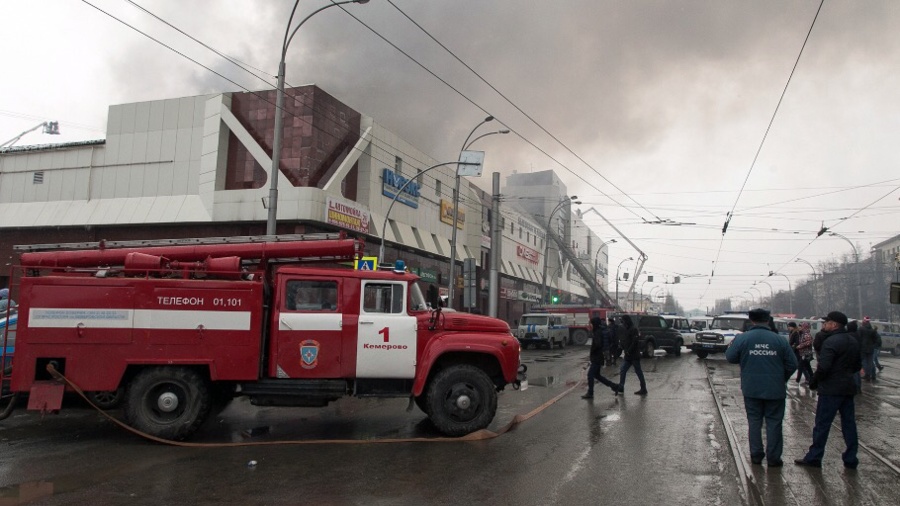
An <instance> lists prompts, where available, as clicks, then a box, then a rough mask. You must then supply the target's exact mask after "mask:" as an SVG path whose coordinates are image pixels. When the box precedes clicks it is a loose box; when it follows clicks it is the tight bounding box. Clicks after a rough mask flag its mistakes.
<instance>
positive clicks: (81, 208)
mask: <svg viewBox="0 0 900 506" xmlns="http://www.w3.org/2000/svg"><path fill="white" fill-rule="evenodd" d="M99 203H100V201H99V200H88V201H86V202H84V203H83V204H82V205H78V206H76V207H75V212H73V213H71V215H72V217H71V218H70V220H71V223H77V224H85V223H90V219H91V216H92V215H93V214H94V212H95V211H96V210H97V205H98V204H99ZM79 204H80V203H79Z"/></svg>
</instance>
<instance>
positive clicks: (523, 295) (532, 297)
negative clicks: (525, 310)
mask: <svg viewBox="0 0 900 506" xmlns="http://www.w3.org/2000/svg"><path fill="white" fill-rule="evenodd" d="M519 300H524V301H526V302H540V301H541V296H540V295H538V294H536V293H530V292H526V291H524V290H523V291H521V292H519Z"/></svg>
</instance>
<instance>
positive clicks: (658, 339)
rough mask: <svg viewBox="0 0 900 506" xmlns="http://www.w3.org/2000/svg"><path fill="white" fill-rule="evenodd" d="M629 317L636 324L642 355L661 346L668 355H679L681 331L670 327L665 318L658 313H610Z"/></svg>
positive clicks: (651, 353)
mask: <svg viewBox="0 0 900 506" xmlns="http://www.w3.org/2000/svg"><path fill="white" fill-rule="evenodd" d="M626 314H627V315H628V316H630V317H631V321H633V322H634V324H635V326H637V329H638V332H640V336H641V338H640V346H641V351H642V353H643V355H644V357H647V358H650V357H652V356H653V350H655V349H656V348H661V349H664V350H666V353H667V354H669V355H675V356H676V357H680V356H681V346H682V345H683V344H684V339H683V338H682V336H681V332H678V331H677V330H675V329H673V328H670V327H669V325H668V323H666V320H665V319H664V318H663V317H662V316H659V315H651V314H638V313H616V314H614V315H612V317H614V318H618V317H620V316H622V315H626Z"/></svg>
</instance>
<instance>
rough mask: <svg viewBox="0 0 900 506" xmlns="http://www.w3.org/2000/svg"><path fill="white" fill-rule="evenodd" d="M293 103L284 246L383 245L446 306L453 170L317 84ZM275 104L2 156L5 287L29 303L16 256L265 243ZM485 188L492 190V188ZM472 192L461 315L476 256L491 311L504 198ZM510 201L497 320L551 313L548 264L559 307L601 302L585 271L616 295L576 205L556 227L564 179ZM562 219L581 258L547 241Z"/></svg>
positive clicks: (481, 305) (165, 118)
mask: <svg viewBox="0 0 900 506" xmlns="http://www.w3.org/2000/svg"><path fill="white" fill-rule="evenodd" d="M287 94H288V97H287V99H286V104H285V110H286V112H285V114H286V116H285V128H284V138H283V139H284V140H283V144H282V151H281V170H280V173H279V174H278V178H279V180H278V189H279V193H278V201H277V233H278V234H296V233H315V232H333V231H338V230H345V231H347V232H348V233H349V234H351V235H354V236H358V237H361V238H364V239H365V240H366V243H367V244H366V254H367V255H371V256H376V255H377V254H378V250H379V245H380V244H381V241H382V240H384V244H385V246H386V250H385V256H384V258H382V259H381V262H382V264H384V263H385V262H388V263H393V261H394V260H395V259H398V258H399V259H403V260H405V261H406V263H407V265H408V266H409V267H410V269H411V270H412V271H414V272H416V273H418V274H419V276H421V278H422V282H423V284H425V285H426V286H425V287H424V288H427V285H434V286H435V287H438V288H440V289H441V291H442V292H443V293H446V291H447V290H446V287H447V286H448V283H449V274H450V272H449V265H450V264H449V258H450V241H451V231H452V223H453V200H452V192H453V186H454V170H455V167H454V166H445V167H439V168H436V169H434V170H429V171H428V172H427V173H424V174H423V173H422V172H423V170H425V169H426V168H428V167H431V166H432V165H434V164H436V163H438V161H436V160H434V159H432V158H430V157H429V156H428V155H427V154H425V153H423V152H421V151H419V150H418V149H416V148H415V147H414V146H412V145H410V144H409V143H407V142H405V141H404V140H403V139H401V138H400V137H399V136H397V135H396V134H395V133H393V132H391V131H388V130H387V129H385V128H384V127H383V126H381V125H379V124H378V123H376V122H375V121H374V120H373V118H370V117H368V116H365V115H363V114H361V113H359V112H357V111H355V110H353V109H352V108H351V107H349V106H347V105H346V104H343V103H341V102H340V101H339V100H337V99H336V98H334V97H332V96H331V95H329V94H328V93H326V92H325V91H323V90H321V89H319V88H318V87H316V86H303V87H298V88H291V89H289V90H287ZM274 103H275V92H274V91H272V90H269V91H263V92H256V93H220V94H214V95H203V96H195V97H183V98H173V99H167V100H158V101H152V102H141V103H131V104H122V105H114V106H111V107H110V108H109V115H108V122H107V136H106V139H105V140H97V141H86V142H76V143H65V144H54V145H40V146H21V147H13V148H5V149H3V150H0V261H2V262H3V264H4V267H3V272H0V286H10V285H11V288H12V290H13V293H14V294H15V290H16V287H15V274H14V269H12V268H11V266H14V265H15V264H16V261H17V253H16V252H15V251H14V249H13V246H14V245H23V244H48V243H81V242H94V241H99V240H101V239H106V240H137V239H160V238H185V237H218V236H254V235H264V234H265V231H266V219H267V214H268V209H267V207H268V200H269V185H268V172H269V171H268V169H269V168H270V167H271V158H270V155H271V152H272V148H271V146H272V139H273V137H274V111H275V107H274ZM482 177H483V178H484V181H488V184H487V186H489V185H490V177H491V176H490V174H485V175H484V176H482ZM409 179H413V182H411V183H410V184H409V185H407V186H406V188H405V189H404V190H403V191H402V192H401V193H400V195H399V197H398V198H397V201H396V203H395V204H394V206H393V208H392V209H391V211H390V216H389V219H388V220H387V222H386V224H387V226H386V227H385V228H384V237H382V227H383V225H384V224H385V214H386V213H387V211H388V207H389V206H390V204H391V201H392V200H393V198H394V196H395V195H397V192H398V190H399V188H400V187H401V186H403V184H404V183H405V182H406V181H407V180H409ZM462 185H463V186H462V188H461V191H460V212H459V219H458V222H459V223H458V229H457V230H458V234H457V244H458V247H457V260H458V263H457V267H456V268H455V276H454V277H457V282H456V286H457V287H458V289H455V290H454V295H455V297H454V298H455V299H456V300H455V303H454V304H453V307H456V308H460V309H467V308H464V307H463V299H462V292H463V290H462V270H463V269H462V259H463V258H474V259H475V262H476V265H477V279H478V283H477V294H478V295H477V297H476V300H475V301H474V307H472V308H468V309H469V310H473V311H480V312H484V313H486V312H487V310H488V293H489V291H488V288H489V285H488V279H489V275H488V274H489V273H488V269H489V257H490V252H491V249H492V247H493V246H494V245H492V244H491V240H490V235H489V231H490V229H491V224H492V222H494V221H495V220H494V216H492V213H491V197H492V196H491V194H490V193H489V192H485V191H483V190H481V189H480V188H479V187H478V186H476V185H475V184H474V183H473V182H471V181H469V180H467V179H466V178H463V182H462ZM501 194H502V199H501V201H502V204H501V213H500V214H501V219H500V220H499V221H498V223H499V224H500V225H501V226H502V227H503V231H502V245H501V248H500V249H501V255H502V261H501V263H500V265H501V266H500V270H499V272H500V276H499V278H500V289H499V290H498V292H499V297H500V300H499V305H498V308H499V309H498V311H499V314H498V316H499V317H500V318H502V319H505V320H506V321H508V322H510V324H514V323H515V320H517V319H518V318H519V316H520V315H521V314H522V313H523V312H527V311H528V310H529V309H530V308H531V306H532V305H533V304H535V303H538V302H539V301H540V298H541V297H540V291H541V285H542V276H543V273H544V262H545V261H547V259H548V258H549V263H548V265H547V269H546V271H547V286H548V293H558V294H559V295H560V297H561V301H563V302H585V303H592V302H596V301H594V300H589V293H591V292H589V290H588V289H587V288H588V287H587V284H586V283H585V281H584V279H583V277H584V276H580V275H579V274H578V272H576V269H574V268H573V267H574V266H573V265H571V264H572V261H573V259H577V260H578V261H579V262H581V263H582V264H583V266H584V267H586V268H587V270H588V271H589V272H591V273H592V276H594V277H596V278H597V282H598V284H599V286H601V287H605V286H607V282H606V275H607V274H606V273H607V260H608V257H607V256H606V255H605V248H604V246H603V241H601V240H600V239H599V238H598V237H597V236H596V235H595V234H594V233H593V232H591V231H590V229H589V228H588V227H587V226H586V225H585V224H584V223H583V222H582V221H581V220H580V218H579V217H578V216H577V215H575V214H573V212H572V209H571V208H570V207H569V205H568V204H564V205H562V207H560V209H559V210H558V212H556V213H552V211H553V209H554V208H556V207H557V206H558V205H559V203H560V202H562V201H563V200H568V199H567V195H568V192H567V191H566V188H565V185H563V183H562V182H561V181H560V180H559V178H558V177H557V176H556V175H555V174H554V173H553V172H552V171H543V172H537V173H517V174H512V175H510V176H509V177H507V178H506V185H505V188H502V189H501ZM551 214H552V221H551V222H550V223H549V224H550V227H549V228H550V229H552V230H554V231H555V233H557V234H558V237H561V238H562V239H563V240H564V241H565V244H566V245H567V248H560V247H558V244H557V243H556V241H549V244H546V242H545V241H546V240H547V234H546V231H547V230H548V220H547V216H550V215H551ZM561 250H568V251H561ZM562 253H565V254H562ZM579 267H580V266H579ZM581 272H582V273H584V272H585V270H584V269H581ZM13 298H15V297H13Z"/></svg>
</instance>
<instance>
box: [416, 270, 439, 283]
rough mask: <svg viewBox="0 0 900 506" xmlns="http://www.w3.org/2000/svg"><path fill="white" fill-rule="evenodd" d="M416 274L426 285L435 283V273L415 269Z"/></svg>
mask: <svg viewBox="0 0 900 506" xmlns="http://www.w3.org/2000/svg"><path fill="white" fill-rule="evenodd" d="M416 274H418V275H419V277H420V278H421V279H422V281H424V282H426V283H437V279H438V278H437V273H436V272H434V271H432V270H428V269H416Z"/></svg>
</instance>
